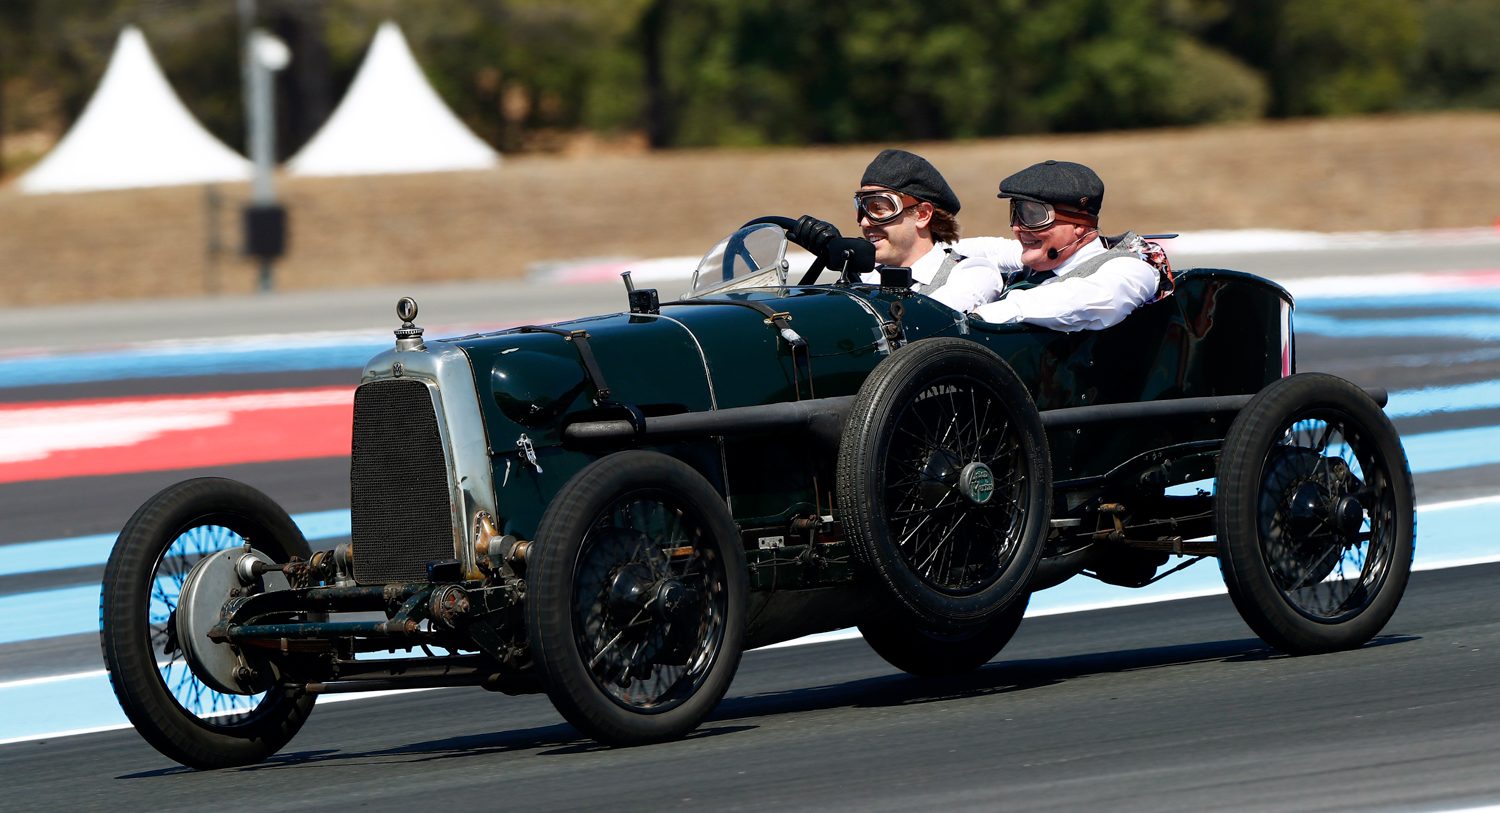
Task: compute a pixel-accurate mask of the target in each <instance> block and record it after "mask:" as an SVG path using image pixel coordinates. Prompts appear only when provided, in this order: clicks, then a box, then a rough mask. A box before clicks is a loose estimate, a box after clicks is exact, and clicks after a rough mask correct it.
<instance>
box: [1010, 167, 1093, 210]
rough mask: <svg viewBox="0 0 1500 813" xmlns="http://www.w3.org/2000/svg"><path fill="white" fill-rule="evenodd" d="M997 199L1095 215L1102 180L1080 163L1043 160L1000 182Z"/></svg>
mask: <svg viewBox="0 0 1500 813" xmlns="http://www.w3.org/2000/svg"><path fill="white" fill-rule="evenodd" d="M996 197H1001V198H1020V199H1021V200H1034V201H1038V202H1041V203H1050V204H1052V205H1053V206H1066V207H1067V208H1069V209H1079V210H1082V211H1085V212H1088V213H1089V214H1091V215H1094V216H1096V217H1097V216H1098V215H1099V207H1101V206H1103V205H1104V181H1101V180H1099V176H1098V175H1097V174H1096V173H1095V172H1094V171H1093V170H1092V169H1089V168H1088V167H1086V166H1084V165H1083V164H1075V163H1073V162H1072V161H1043V162H1041V163H1040V164H1032V165H1031V166H1029V167H1027V168H1025V169H1023V170H1021V171H1020V172H1017V173H1016V174H1014V175H1012V176H1010V177H1009V178H1006V179H1005V180H1003V181H1001V182H1000V194H999V195H997V196H996Z"/></svg>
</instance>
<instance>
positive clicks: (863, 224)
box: [856, 185, 932, 266]
mask: <svg viewBox="0 0 1500 813" xmlns="http://www.w3.org/2000/svg"><path fill="white" fill-rule="evenodd" d="M859 191H861V192H871V191H890V190H887V189H886V188H885V187H883V186H869V185H867V186H861V187H860V188H859ZM896 194H897V195H898V196H899V197H900V198H901V201H902V203H903V208H902V210H901V214H899V215H897V216H896V218H895V219H894V220H891V221H888V222H886V223H875V222H872V221H871V220H870V218H869V217H867V216H865V215H863V214H859V213H856V217H858V218H859V230H860V233H861V234H863V235H864V238H865V239H866V240H869V241H870V242H871V243H874V244H875V262H878V263H881V264H882V265H906V266H909V265H911V264H912V263H913V262H916V261H917V260H919V259H921V258H922V255H923V254H926V253H927V251H928V250H930V249H931V248H932V247H931V245H928V243H930V240H924V239H923V238H922V236H921V234H920V230H921V229H923V228H925V227H926V226H927V224H928V222H930V221H931V220H932V204H930V203H925V202H922V201H916V200H915V199H914V198H912V197H910V196H908V195H901V194H900V193H896Z"/></svg>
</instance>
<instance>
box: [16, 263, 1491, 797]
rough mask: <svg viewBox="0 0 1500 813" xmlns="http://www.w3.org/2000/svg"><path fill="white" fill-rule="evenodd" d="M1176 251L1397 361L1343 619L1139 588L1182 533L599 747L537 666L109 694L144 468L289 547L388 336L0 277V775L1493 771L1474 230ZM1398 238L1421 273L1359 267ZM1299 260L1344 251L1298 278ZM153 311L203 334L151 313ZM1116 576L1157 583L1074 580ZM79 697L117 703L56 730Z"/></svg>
mask: <svg viewBox="0 0 1500 813" xmlns="http://www.w3.org/2000/svg"><path fill="white" fill-rule="evenodd" d="M1178 264H1179V265H1180V266H1181V265H1184V264H1185V263H1183V262H1182V261H1181V260H1178ZM1187 264H1196V263H1187ZM1203 264H1213V265H1223V266H1228V267H1240V268H1245V269H1246V270H1252V271H1256V272H1259V273H1263V274H1267V275H1271V276H1277V278H1278V279H1283V281H1285V282H1286V283H1287V284H1288V285H1289V286H1291V287H1292V290H1293V291H1294V292H1298V293H1299V299H1298V310H1297V316H1296V324H1297V327H1298V342H1299V344H1298V354H1299V355H1298V366H1299V369H1300V370H1304V371H1306V370H1326V371H1330V372H1334V373H1337V374H1340V375H1344V376H1346V377H1349V378H1351V379H1353V380H1355V381H1357V382H1359V383H1361V384H1367V385H1375V386H1384V387H1386V388H1388V389H1389V390H1391V392H1392V399H1391V405H1390V407H1389V411H1390V413H1391V414H1392V415H1393V417H1394V418H1395V420H1396V423H1397V427H1398V428H1399V429H1400V430H1401V432H1402V435H1403V441H1404V443H1405V444H1406V446H1407V450H1408V454H1409V456H1410V458H1411V461H1412V466H1413V470H1414V472H1415V475H1416V483H1417V493H1418V502H1419V505H1420V506H1422V508H1421V510H1420V512H1419V525H1418V568H1419V571H1420V572H1418V573H1416V574H1414V576H1413V578H1412V582H1411V585H1410V587H1409V589H1408V591H1407V594H1406V598H1405V600H1404V602H1403V603H1402V605H1401V608H1400V609H1399V610H1398V612H1397V613H1396V616H1395V618H1394V619H1393V620H1392V622H1391V623H1390V624H1389V625H1388V626H1387V628H1386V629H1385V631H1384V633H1383V634H1382V635H1381V636H1379V637H1378V638H1377V639H1376V640H1375V641H1373V642H1372V643H1371V644H1370V645H1368V646H1366V647H1364V648H1362V649H1360V650H1357V651H1353V652H1345V653H1338V654H1334V655H1325V656H1318V657H1307V658H1288V657H1285V656H1281V655H1279V654H1276V653H1274V652H1272V651H1271V650H1269V649H1267V648H1266V647H1265V646H1264V645H1263V644H1262V643H1261V642H1260V641H1259V640H1258V639H1256V638H1255V637H1253V635H1252V634H1251V633H1250V631H1249V630H1248V628H1247V627H1246V626H1245V625H1244V623H1243V622H1242V621H1241V620H1240V619H1239V617H1238V615H1236V613H1235V611H1234V609H1233V608H1232V607H1231V605H1230V603H1229V601H1228V599H1227V598H1225V597H1223V596H1222V595H1203V596H1202V597H1196V598H1186V599H1177V600H1165V599H1170V598H1171V597H1172V596H1174V595H1183V594H1205V593H1211V592H1214V591H1215V589H1216V583H1217V578H1218V574H1217V569H1216V568H1215V567H1214V565H1213V564H1212V562H1208V563H1204V564H1201V565H1199V566H1197V567H1194V568H1191V569H1189V570H1188V571H1185V572H1184V573H1183V574H1181V575H1180V576H1173V577H1171V578H1169V579H1167V580H1166V581H1164V582H1162V584H1161V585H1160V587H1162V588H1165V589H1164V590H1161V591H1158V592H1156V593H1154V594H1151V595H1147V596H1144V599H1143V598H1142V597H1141V596H1139V595H1137V594H1138V593H1142V592H1144V591H1129V590H1123V589H1121V588H1102V589H1096V588H1095V587H1094V586H1093V585H1092V583H1089V584H1084V585H1081V586H1075V585H1074V582H1080V581H1086V580H1079V579H1075V580H1074V582H1069V584H1068V585H1064V586H1063V587H1060V588H1057V589H1056V590H1055V591H1046V592H1044V593H1042V594H1038V596H1037V599H1036V602H1035V603H1034V604H1033V616H1032V617H1028V619H1027V621H1026V622H1025V623H1024V624H1023V625H1022V627H1021V632H1020V634H1019V635H1018V636H1017V637H1016V639H1015V640H1014V641H1013V642H1012V644H1011V645H1010V646H1009V647H1007V648H1006V650H1005V651H1004V652H1003V653H1002V654H1001V655H1000V656H999V657H998V658H997V659H996V660H995V661H994V662H993V663H991V664H990V665H989V666H988V667H986V668H984V669H982V670H980V671H978V672H976V673H974V674H972V675H969V676H965V677H963V678H961V679H953V680H944V681H931V680H918V679H915V678H911V677H908V676H905V675H903V674H901V673H898V672H896V671H895V670H894V669H893V668H891V667H889V666H887V665H886V664H885V663H884V662H883V661H881V660H880V659H879V658H878V657H876V656H875V655H874V654H873V653H872V652H871V651H870V650H869V649H868V648H867V647H866V646H865V644H864V643H863V641H861V640H859V639H857V638H852V639H850V638H843V639H836V638H834V637H830V639H826V640H821V641H817V642H811V643H806V644H803V645H799V646H791V647H782V648H776V649H770V650H762V651H757V652H752V653H748V654H747V655H746V656H745V659H744V661H743V663H742V665H741V668H740V671H739V674H738V676H737V678H736V680H735V682H734V684H733V686H732V687H731V688H730V691H729V695H728V697H727V698H726V700H725V701H724V703H723V704H721V706H720V707H719V709H718V711H717V712H716V713H715V714H714V715H713V716H712V717H711V718H710V720H709V721H708V722H707V723H706V724H705V725H704V726H703V727H702V728H701V729H700V730H699V731H697V732H696V733H695V734H694V735H692V736H691V737H689V738H688V739H686V740H685V741H682V742H676V743H668V744H664V745H657V746H650V747H644V748H636V749H622V750H609V749H603V748H600V747H598V746H596V745H594V744H593V743H592V742H591V741H588V740H584V739H582V738H581V737H580V736H579V735H578V734H577V732H576V731H575V730H574V729H572V728H571V727H570V726H569V725H567V724H566V723H564V722H562V720H561V718H560V717H559V716H558V715H557V713H556V712H555V711H554V710H553V709H552V707H551V706H550V704H549V703H548V702H547V700H546V698H545V697H543V696H527V697H506V696H503V695H497V694H489V693H486V692H483V691H481V690H478V689H444V690H434V691H423V692H415V693H406V694H400V695H396V696H384V697H378V698H358V699H354V700H352V701H351V702H336V703H329V702H324V703H322V704H320V705H319V707H318V709H317V711H316V713H314V714H313V716H312V718H311V720H310V721H309V722H308V724H307V726H306V727H305V728H304V729H303V730H302V732H301V733H300V734H299V735H298V736H297V738H296V739H294V740H293V741H292V743H291V744H290V745H289V746H288V747H287V748H286V749H285V750H284V751H283V752H282V753H281V754H279V755H278V756H276V757H275V758H273V759H272V760H271V761H269V762H268V763H266V764H264V765H260V766H255V767H251V768H245V769H239V770H229V771H218V772H211V773H195V772H192V771H188V770H186V769H182V768H180V767H178V766H175V765H174V764H172V763H171V762H170V761H168V760H167V759H166V758H164V757H161V756H160V755H158V754H157V753H156V752H155V751H154V750H152V749H151V748H150V747H149V746H148V745H146V744H145V742H144V741H143V740H141V739H140V737H139V736H138V735H137V734H136V733H135V732H134V731H133V730H130V729H119V728H117V726H118V725H119V724H120V721H121V720H122V719H123V718H122V717H121V716H120V715H119V712H118V709H117V708H113V707H112V704H113V698H112V697H109V696H108V690H107V684H103V683H102V680H103V678H102V675H100V674H99V670H101V669H102V663H101V661H100V658H99V652H98V643H97V633H96V627H95V626H94V625H95V624H96V623H97V583H98V579H99V576H100V574H101V573H102V570H103V557H105V556H107V554H108V546H109V543H110V540H111V539H112V537H113V534H114V532H116V531H117V530H118V529H119V527H120V525H121V524H122V523H123V522H124V521H125V519H126V518H128V516H129V515H130V513H131V512H132V511H133V510H134V509H135V507H136V506H137V505H138V504H139V503H140V502H141V501H142V500H143V499H145V498H146V497H147V496H149V495H150V494H151V493H153V492H154V491H156V490H157V489H159V488H161V487H162V486H165V485H167V484H169V483H171V482H175V481H177V480H180V479H184V478H186V477H190V476H196V475H199V474H209V473H212V474H219V475H224V476H230V477H235V478H239V479H243V480H246V481H247V482H250V483H251V484H253V485H256V486H257V487H259V488H261V489H263V490H265V491H267V492H268V493H269V494H271V495H272V496H273V497H275V498H277V499H278V500H280V501H281V502H282V503H283V505H285V506H286V507H287V509H288V510H289V511H290V512H291V513H292V514H293V515H295V516H297V518H298V520H299V523H302V524H303V525H304V528H305V529H313V530H310V531H309V535H310V537H311V536H317V539H316V540H315V541H314V545H315V546H327V545H331V544H333V543H334V542H336V541H337V540H338V538H340V537H339V534H340V533H342V534H343V535H345V536H347V533H348V531H347V505H348V461H347V457H346V456H345V455H346V452H344V453H339V452H337V451H336V450H337V449H339V448H343V449H347V437H348V436H347V432H348V429H347V423H345V424H343V425H342V429H340V428H339V427H340V425H339V423H338V422H339V420H341V419H342V420H345V421H347V417H342V418H341V415H345V416H346V414H347V413H341V412H340V409H342V407H341V406H340V403H341V402H340V400H339V399H340V398H341V397H342V395H341V394H342V393H344V392H346V391H347V390H349V389H352V387H353V385H354V384H355V383H356V379H357V369H358V366H359V364H360V363H361V362H362V360H363V358H364V357H367V356H368V355H370V354H371V352H372V351H373V350H376V349H380V348H382V347H384V346H385V345H386V344H387V343H388V342H389V341H390V338H389V336H390V334H389V330H390V329H391V328H394V327H396V321H395V318H394V313H393V311H392V309H391V303H392V302H393V300H394V295H393V292H389V291H379V292H367V293H361V294H350V295H327V294H321V295H311V294H309V295H295V296H278V297H271V298H263V299H260V300H246V301H234V300H231V301H224V302H222V303H216V307H217V309H216V310H214V311H209V312H207V313H205V312H204V310H203V309H202V307H201V305H199V306H191V307H190V306H185V305H181V304H173V303H167V304H158V305H152V306H142V307H134V308H126V307H121V306H107V307H106V306H89V307H84V308H70V309H47V310H42V311H26V312H21V311H0V323H4V324H7V325H8V326H9V327H8V330H9V332H10V341H9V343H8V348H7V350H4V351H0V518H3V522H0V619H3V620H4V630H5V631H0V743H3V744H0V782H3V787H4V791H3V795H0V800H3V801H0V808H3V809H5V810H7V811H8V810H41V809H47V810H96V809H112V810H199V809H207V808H212V809H215V810H221V811H235V810H245V811H257V813H260V812H261V811H271V810H282V809H296V810H304V809H314V810H315V809H331V808H339V809H371V810H386V809H391V810H395V809H402V810H404V809H410V808H412V807H413V806H423V807H427V808H430V809H431V808H433V807H434V805H451V804H463V805H465V806H473V805H480V806H484V807H490V808H498V807H501V806H505V807H517V808H521V809H538V810H542V809H545V810H554V809H588V810H595V809H617V810H647V809H652V810H654V809H681V808H710V809H770V808H791V809H855V810H907V809H980V810H994V809H1002V808H1003V809H1014V810H1081V809H1089V810H1112V811H1115V810H1118V811H1131V810H1142V811H1146V810H1150V811H1158V810H1202V809H1207V808H1213V809H1220V810H1236V811H1251V810H1278V811H1279V810H1468V809H1475V808H1483V807H1485V806H1495V805H1500V771H1497V770H1496V767H1497V766H1500V539H1497V536H1496V534H1495V532H1494V530H1493V528H1494V522H1493V521H1492V519H1491V517H1492V516H1493V515H1494V514H1495V512H1496V510H1500V239H1497V240H1495V241H1493V242H1489V243H1485V242H1480V243H1478V244H1469V245H1463V246H1455V247H1451V248H1447V249H1445V248H1443V247H1441V246H1424V247H1418V248H1413V249H1411V250H1409V251H1405V253H1403V252H1402V251H1395V250H1392V251H1381V252H1372V251H1365V252H1361V251H1359V250H1355V249H1349V250H1341V251H1338V252H1325V253H1321V254H1319V255H1318V256H1315V257H1307V256H1299V257H1297V258H1295V261H1293V259H1290V258H1285V257H1281V258H1275V257H1269V256H1265V255H1246V256H1226V257H1215V258H1212V260H1211V261H1209V260H1205V261H1204V262H1203ZM1278 269H1280V270H1283V271H1284V270H1286V269H1293V270H1292V271H1289V272H1287V274H1286V275H1284V276H1278ZM1374 271H1378V272H1381V273H1380V274H1372V273H1369V272H1374ZM1401 272H1423V273H1425V274H1427V276H1426V277H1423V278H1422V279H1425V280H1427V282H1421V281H1420V280H1419V281H1418V282H1417V283H1416V284H1415V285H1407V286H1406V287H1404V288H1401V287H1397V288H1391V287H1390V286H1385V287H1383V286H1382V284H1381V283H1380V282H1379V280H1381V279H1383V278H1386V277H1388V276H1390V275H1392V274H1397V275H1399V274H1400V273H1401ZM1447 272H1453V273H1447ZM1327 274H1349V275H1351V276H1349V277H1347V280H1348V283H1349V284H1348V285H1347V286H1346V285H1341V284H1334V285H1328V284H1323V283H1321V282H1320V280H1315V279H1312V278H1313V277H1321V276H1323V275H1327ZM1299 284H1301V285H1303V286H1304V288H1305V290H1306V293H1302V292H1301V290H1303V289H1299V287H1298V286H1299ZM663 288H664V293H665V292H666V290H665V289H667V288H669V286H666V285H664V286H663ZM416 294H417V296H418V299H419V301H420V302H421V303H422V315H421V316H420V317H419V319H418V322H419V323H422V324H424V325H427V326H428V328H429V336H436V335H442V334H444V333H451V332H456V331H458V330H468V329H470V328H473V327H486V326H496V325H506V324H518V323H525V322H541V321H547V320H552V319H557V318H562V317H565V316H568V315H572V314H582V313H589V312H596V311H600V310H604V309H615V308H618V307H620V306H621V305H623V295H622V292H620V291H618V290H617V286H609V287H592V286H577V287H567V288H554V289H550V290H539V289H537V288H536V287H519V286H502V285H496V286H447V287H443V288H434V289H430V290H428V289H422V290H418V291H417V292H416ZM220 306H221V307H220ZM314 331H316V333H314ZM177 337H181V338H187V339H211V340H212V341H208V342H206V343H205V342H198V341H194V342H185V343H184V342H173V341H163V340H167V339H173V338H177ZM226 337H254V338H226ZM246 393H253V394H254V397H253V398H246V397H243V396H244V395H245V394H246ZM267 394H274V395H275V396H276V399H278V400H275V403H276V405H277V406H276V407H275V408H274V409H272V410H270V411H267V410H266V409H265V408H264V407H265V404H266V403H269V402H268V401H267V400H266V397H267ZM246 404H250V406H247V405H246ZM122 416H123V417H122ZM125 418H129V420H126V419H125ZM340 431H341V432H342V433H343V434H342V435H340V434H339V432H340ZM101 433H102V434H103V435H107V436H108V438H109V439H108V440H107V442H106V441H100V440H98V437H97V436H98V435H100V434H101ZM91 438H92V439H91ZM339 444H342V447H340V445H339ZM330 450H335V451H330ZM182 460H191V461H194V465H193V466H192V467H190V468H184V467H183V466H182V465H180V461H182ZM341 522H342V523H343V525H341V524H340V523H341ZM1153 589H1155V588H1153ZM1044 599H1046V600H1045V601H1044ZM90 600H92V602H93V604H92V605H91V604H90ZM1134 600H1147V601H1149V603H1142V604H1137V605H1134V606H1117V607H1111V608H1108V609H1093V610H1086V609H1083V608H1087V607H1097V606H1105V605H1109V604H1114V603H1122V602H1130V601H1134ZM101 685H104V686H106V688H104V689H103V690H102V691H103V694H102V700H101V694H100V688H99V687H100V686H101ZM340 699H343V698H340ZM89 729H113V730H95V731H93V732H92V733H68V732H81V731H86V730H89Z"/></svg>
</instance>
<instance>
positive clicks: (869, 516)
mask: <svg viewBox="0 0 1500 813" xmlns="http://www.w3.org/2000/svg"><path fill="white" fill-rule="evenodd" d="M836 487H837V496H838V506H839V511H840V518H841V519H842V521H843V524H844V529H845V533H846V534H847V535H848V538H849V540H850V542H851V544H852V546H853V549H854V551H855V554H856V556H857V557H858V558H859V561H860V562H861V563H862V564H863V565H864V566H865V567H866V568H867V569H868V570H869V571H871V572H873V574H874V575H875V576H876V578H877V580H878V581H879V582H880V583H881V584H882V585H883V586H884V587H885V588H886V589H887V590H888V591H889V592H890V593H891V594H892V595H893V596H895V598H896V599H897V600H898V602H899V603H900V605H901V606H902V607H904V608H905V609H906V610H907V611H908V612H909V614H910V616H911V618H912V619H913V620H914V621H915V622H916V623H917V624H918V625H920V626H923V627H925V628H928V629H933V630H956V631H957V630H963V629H972V628H974V627H975V626H976V625H982V624H984V622H986V621H988V620H990V619H991V618H992V617H993V616H995V615H996V614H998V613H1000V612H1001V611H1002V610H1003V609H1004V608H1005V607H1006V606H1007V605H1010V604H1011V603H1012V602H1013V601H1014V600H1015V599H1016V597H1017V596H1018V595H1020V593H1021V591H1023V590H1024V589H1025V587H1026V584H1027V582H1029V581H1030V579H1031V574H1032V573H1033V572H1034V571H1035V569H1036V564H1037V562H1038V561H1039V557H1040V552H1041V545H1042V541H1043V538H1044V537H1045V535H1046V531H1047V525H1048V520H1049V519H1050V512H1051V463H1050V460H1049V458H1048V453H1047V439H1046V436H1045V434H1043V430H1042V423H1041V418H1040V416H1039V415H1038V414H1037V411H1036V407H1035V406H1034V405H1033V403H1032V401H1031V396H1030V395H1029V394H1028V393H1027V391H1026V388H1025V387H1024V386H1023V385H1022V384H1021V382H1020V380H1019V379H1018V378H1017V377H1016V374H1015V372H1014V371H1013V370H1011V368H1010V366H1009V365H1007V364H1006V363H1005V362H1004V361H1002V360H1001V359H1000V358H999V357H998V356H996V355H995V354H994V353H992V352H990V351H989V350H988V349H986V348H984V347H982V346H980V345H978V344H976V343H974V342H972V341H968V340H965V339H947V338H939V339H924V340H922V341H919V342H915V343H913V344H911V345H908V346H907V347H905V348H903V349H901V350H900V351H898V352H896V353H895V354H893V355H892V356H891V357H890V358H889V359H887V360H886V361H884V362H883V363H881V364H880V366H878V367H876V368H875V371H874V372H873V373H871V374H870V377H869V378H868V379H866V380H865V383H864V386H862V387H861V388H860V391H859V395H858V397H856V399H855V401H854V406H853V407H852V409H851V411H850V415H849V420H848V423H846V424H845V426H844V435H843V438H842V439H841V441H840V445H839V461H838V479H837V484H836Z"/></svg>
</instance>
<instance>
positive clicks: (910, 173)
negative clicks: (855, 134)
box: [859, 150, 959, 215]
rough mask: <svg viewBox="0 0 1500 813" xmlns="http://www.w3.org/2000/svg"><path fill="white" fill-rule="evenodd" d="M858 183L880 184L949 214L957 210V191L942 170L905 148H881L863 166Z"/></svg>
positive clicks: (956, 212)
mask: <svg viewBox="0 0 1500 813" xmlns="http://www.w3.org/2000/svg"><path fill="white" fill-rule="evenodd" d="M859 185H860V186H883V187H885V188H887V189H894V190H896V191H897V192H905V193H906V194H908V195H911V196H912V197H914V198H916V199H917V200H925V201H927V202H928V203H930V204H932V205H933V206H936V207H938V208H939V209H942V210H943V211H945V212H947V213H948V214H950V215H956V214H958V206H959V203H958V195H955V194H954V193H953V187H951V186H949V185H948V182H947V181H945V180H943V176H942V173H940V172H938V171H937V168H936V167H934V166H933V165H932V164H930V163H928V162H927V159H926V158H923V157H922V156H920V155H917V154H916V153H910V152H907V151H906V150H881V151H880V154H879V155H877V156H875V160H874V161H871V162H870V165H869V166H867V167H865V176H864V177H863V178H861V179H860V180H859Z"/></svg>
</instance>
